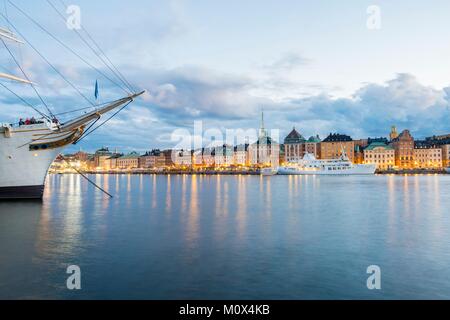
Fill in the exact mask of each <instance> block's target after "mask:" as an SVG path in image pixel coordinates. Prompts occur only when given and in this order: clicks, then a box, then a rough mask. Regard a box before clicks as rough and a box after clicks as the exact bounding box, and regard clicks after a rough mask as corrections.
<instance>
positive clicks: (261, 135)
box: [259, 110, 267, 140]
mask: <svg viewBox="0 0 450 320" xmlns="http://www.w3.org/2000/svg"><path fill="white" fill-rule="evenodd" d="M262 138H263V139H264V138H267V131H266V128H265V124H264V110H262V111H261V128H260V129H259V139H260V140H261V139H262Z"/></svg>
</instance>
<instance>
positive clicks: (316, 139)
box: [308, 136, 322, 143]
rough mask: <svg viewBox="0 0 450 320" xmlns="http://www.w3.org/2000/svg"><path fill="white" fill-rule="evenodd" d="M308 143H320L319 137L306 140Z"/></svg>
mask: <svg viewBox="0 0 450 320" xmlns="http://www.w3.org/2000/svg"><path fill="white" fill-rule="evenodd" d="M308 142H314V143H320V142H322V140H320V138H319V136H315V137H314V136H313V137H310V138H309V139H308Z"/></svg>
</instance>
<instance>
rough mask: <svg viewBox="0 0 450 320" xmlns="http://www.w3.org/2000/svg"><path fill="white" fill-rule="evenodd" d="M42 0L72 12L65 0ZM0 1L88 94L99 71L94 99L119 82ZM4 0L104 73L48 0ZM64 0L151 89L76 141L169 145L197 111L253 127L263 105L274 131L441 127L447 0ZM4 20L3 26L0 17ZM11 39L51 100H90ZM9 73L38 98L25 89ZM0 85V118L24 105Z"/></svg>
mask: <svg viewBox="0 0 450 320" xmlns="http://www.w3.org/2000/svg"><path fill="white" fill-rule="evenodd" d="M48 1H50V2H51V3H53V4H54V5H55V7H57V9H59V10H61V12H63V13H64V15H66V16H68V15H67V14H66V13H65V10H66V8H65V7H64V6H63V4H62V2H63V1H61V0H48ZM0 2H1V5H0V12H1V13H2V15H4V16H5V17H8V18H9V20H10V22H12V23H13V27H15V28H17V30H19V31H20V33H21V35H22V36H23V37H24V38H26V40H28V41H29V42H30V43H31V44H32V45H33V46H34V47H35V48H36V49H38V50H39V52H41V53H42V54H43V55H44V56H45V57H46V58H47V59H48V60H49V61H51V63H52V64H53V65H54V66H56V67H57V68H58V70H60V72H61V73H63V74H64V75H65V76H66V77H67V78H68V79H70V81H71V82H72V83H73V84H75V85H76V86H77V88H79V90H80V91H81V92H82V93H83V94H84V95H85V96H86V97H88V98H89V99H92V100H94V97H93V95H94V83H95V81H96V80H98V81H99V83H100V101H101V102H103V101H107V100H110V99H112V98H117V97H120V96H121V95H122V94H123V91H121V89H120V88H118V87H117V86H115V85H114V84H112V83H111V82H110V81H109V80H108V79H107V78H105V77H104V76H103V75H101V74H99V73H98V72H96V71H95V70H92V68H90V67H89V66H87V65H86V64H85V63H83V62H82V61H80V59H78V58H77V57H75V56H74V55H73V54H71V53H70V52H69V51H68V50H67V49H65V48H64V47H63V46H61V45H60V44H59V43H58V42H56V41H55V40H54V39H52V38H51V37H50V36H49V35H48V34H46V33H45V32H43V31H42V30H41V29H39V27H37V26H36V25H35V24H33V22H32V21H30V20H29V19H27V18H26V17H25V16H24V15H23V14H22V13H20V12H19V11H18V10H17V8H15V7H14V6H12V5H11V4H10V3H8V0H0ZM64 2H67V0H64ZM14 3H15V4H16V5H17V6H18V7H19V8H20V9H22V10H23V11H25V12H27V13H29V14H30V15H31V16H32V18H33V19H35V21H36V22H38V23H39V24H41V25H42V26H43V27H44V28H45V29H46V30H48V31H50V32H51V34H52V35H54V36H56V37H57V38H58V39H60V40H61V41H62V42H63V43H64V44H66V45H68V46H70V47H71V48H72V50H74V51H75V52H77V54H79V55H80V56H81V57H83V58H84V59H85V60H86V61H88V62H89V63H90V64H91V65H94V66H95V67H96V68H97V69H99V70H101V71H102V73H104V74H106V75H107V76H108V78H113V76H112V75H111V74H110V73H109V70H108V69H106V68H105V67H104V66H103V64H102V63H101V61H100V60H99V59H98V58H97V57H96V56H95V55H94V54H93V53H92V52H91V51H90V50H89V49H88V48H87V47H86V46H85V44H84V43H83V42H82V41H81V40H80V39H79V38H78V36H77V35H76V34H75V33H74V32H73V31H70V30H68V29H67V27H66V25H65V22H64V21H63V20H62V19H61V17H60V16H58V15H57V13H56V12H55V11H54V9H53V8H52V7H51V6H50V5H49V3H48V2H47V0H36V1H32V2H31V1H29V0H14ZM31 3H32V4H31ZM66 4H67V5H68V4H74V5H78V6H79V7H80V9H81V23H82V26H83V27H84V28H86V29H87V30H88V31H89V32H90V33H91V34H92V36H93V37H94V38H95V40H96V41H97V42H98V43H99V44H100V45H101V47H102V48H103V50H104V51H105V52H106V53H107V55H108V57H109V58H110V59H111V60H112V61H113V62H114V63H115V64H116V65H117V67H118V68H119V69H120V70H121V72H122V73H123V74H124V75H125V76H126V78H127V79H128V81H129V82H131V83H132V84H133V85H134V86H135V87H136V88H142V89H146V90H147V94H146V95H145V96H144V97H143V98H142V99H139V100H138V101H136V102H135V103H134V104H133V105H131V106H130V107H128V108H127V109H126V110H125V111H123V112H122V113H121V114H120V116H118V117H116V118H114V119H113V120H112V121H111V122H110V123H109V124H108V125H106V126H105V127H102V128H101V129H100V130H98V131H97V132H96V134H95V135H92V136H90V137H88V139H86V140H85V141H84V142H83V143H82V144H80V145H79V146H76V147H72V150H74V149H76V148H83V149H84V150H89V151H92V150H95V149H96V148H97V147H98V146H101V145H107V146H109V147H111V148H119V149H120V150H122V151H131V150H137V151H144V150H147V149H150V148H152V147H159V148H166V147H172V146H174V145H175V144H177V141H172V139H171V138H172V133H173V132H174V130H177V129H178V130H179V129H184V130H189V131H192V130H193V125H194V121H200V120H201V121H202V122H203V127H204V129H208V128H217V129H220V130H223V131H224V130H225V129H233V128H234V129H235V128H243V129H249V128H257V127H258V126H259V121H260V120H259V119H260V113H261V110H262V109H264V110H265V114H266V127H268V128H274V129H279V130H281V136H283V135H285V134H287V133H288V131H290V129H292V127H293V126H295V127H296V128H297V129H298V130H299V131H300V132H301V133H302V134H304V135H305V136H307V137H309V136H311V135H315V134H320V135H321V136H322V137H324V136H326V135H327V134H328V133H330V132H340V133H346V134H349V135H351V136H352V137H354V138H365V137H368V136H381V135H383V136H385V135H387V133H388V132H389V129H390V126H391V125H397V126H398V128H399V129H400V130H401V129H404V128H409V129H411V131H412V132H413V134H414V135H415V136H416V137H418V138H422V137H425V136H428V135H432V134H444V133H449V132H450V109H449V108H450V59H449V57H450V41H449V40H450V39H449V35H448V30H450V20H449V19H448V13H449V12H450V2H449V1H446V0H442V1H439V0H434V1H411V0H409V1H406V0H405V1H403V0H397V1H387V0H378V1H364V0H354V1H345V2H344V1H331V0H328V1H325V0H315V1H306V0H277V1H275V0H263V1H261V0H259V1H256V0H246V1H242V0H241V1H237V0H236V1H235V0H228V1H211V0H172V1H169V0H164V1H162V0H161V1H156V0H128V1H121V0H112V1H111V0H110V1H106V0H102V1H84V0H83V1H72V0H70V1H69V2H67V3H66ZM373 5H377V6H378V7H376V8H373V7H370V6H373ZM378 13H379V14H378ZM0 24H1V25H2V26H6V27H8V23H7V21H5V20H4V18H3V17H1V18H0ZM9 27H10V28H12V26H9ZM0 45H2V44H0ZM9 47H10V48H11V50H12V51H13V53H14V54H15V56H16V57H17V59H18V61H20V63H21V64H22V65H23V67H24V69H25V71H26V72H27V73H28V75H29V76H30V77H31V78H32V79H33V81H34V82H36V83H37V84H38V90H39V92H40V93H41V94H42V95H43V97H44V100H45V101H46V103H47V104H48V105H49V106H50V107H51V108H52V110H53V111H54V112H56V113H60V112H65V111H69V110H74V109H77V108H80V107H87V106H89V105H88V103H87V101H86V100H85V99H84V98H82V97H81V96H80V95H79V94H77V92H76V91H75V90H74V89H73V88H72V87H71V86H70V85H68V84H67V83H66V82H64V80H62V78H61V77H59V76H58V75H57V74H56V73H55V72H54V70H53V69H52V68H51V67H50V66H49V65H48V64H46V63H45V62H44V61H43V60H42V59H41V58H40V57H39V56H38V55H37V54H36V52H34V51H33V50H32V48H30V46H27V45H24V46H20V47H19V46H17V45H11V44H9ZM0 59H1V67H0V72H10V73H16V74H18V75H20V70H18V69H17V67H16V66H15V64H14V62H13V60H12V59H11V58H10V56H9V55H8V54H7V52H6V50H5V49H4V48H3V49H2V50H0ZM5 84H7V85H8V87H9V88H11V89H13V90H14V91H16V92H18V93H20V94H21V96H23V97H25V98H26V99H27V100H28V101H30V102H32V103H33V104H35V105H39V100H37V98H36V96H35V95H34V94H33V91H32V90H31V89H30V88H24V87H23V86H17V85H14V84H10V83H5ZM0 91H1V96H0V99H1V107H0V122H13V121H16V120H17V118H18V117H20V116H26V115H32V114H33V110H32V109H30V108H28V107H24V106H23V105H21V103H20V102H19V101H18V100H17V99H16V98H15V97H14V96H12V95H11V94H10V93H9V92H8V91H6V90H5V89H4V88H2V87H0ZM39 108H40V109H41V110H45V109H44V107H43V106H42V105H40V106H39ZM63 117H64V116H63ZM66 117H67V115H66Z"/></svg>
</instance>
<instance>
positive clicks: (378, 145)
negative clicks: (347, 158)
mask: <svg viewBox="0 0 450 320" xmlns="http://www.w3.org/2000/svg"><path fill="white" fill-rule="evenodd" d="M375 148H384V149H386V150H394V148H392V147H391V146H388V145H387V144H385V143H382V142H373V143H371V144H370V145H369V146H368V147H367V148H366V149H365V150H373V149H375Z"/></svg>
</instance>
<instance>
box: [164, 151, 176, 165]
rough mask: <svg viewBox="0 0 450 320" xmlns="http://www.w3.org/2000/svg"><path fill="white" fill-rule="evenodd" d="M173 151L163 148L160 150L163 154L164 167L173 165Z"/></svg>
mask: <svg viewBox="0 0 450 320" xmlns="http://www.w3.org/2000/svg"><path fill="white" fill-rule="evenodd" d="M173 153H174V151H173V150H164V151H163V152H162V154H163V156H164V164H165V166H166V167H173V166H174V165H175V163H174V161H173V160H174V158H175V157H174V156H173V155H172V154H173Z"/></svg>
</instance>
